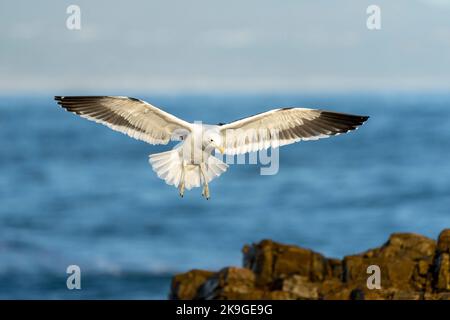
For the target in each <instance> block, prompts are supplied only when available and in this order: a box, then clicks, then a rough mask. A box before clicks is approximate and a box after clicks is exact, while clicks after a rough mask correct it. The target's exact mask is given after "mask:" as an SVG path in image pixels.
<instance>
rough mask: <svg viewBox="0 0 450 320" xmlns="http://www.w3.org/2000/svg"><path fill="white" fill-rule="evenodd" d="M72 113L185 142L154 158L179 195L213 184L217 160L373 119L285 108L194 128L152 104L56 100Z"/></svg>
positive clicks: (148, 136) (145, 136)
mask: <svg viewBox="0 0 450 320" xmlns="http://www.w3.org/2000/svg"><path fill="white" fill-rule="evenodd" d="M55 100H56V101H57V103H58V104H59V105H60V106H61V107H63V108H64V109H66V110H67V111H70V112H72V113H75V114H77V115H79V116H81V117H83V118H86V119H88V120H91V121H95V122H97V123H101V124H103V125H106V126H107V127H109V128H111V129H112V130H115V131H119V132H122V133H125V134H127V135H128V136H130V137H132V138H135V139H138V140H142V141H144V142H147V143H149V144H153V145H155V144H164V145H165V144H167V143H169V141H180V142H179V143H178V144H177V145H176V146H175V147H174V148H173V149H172V150H170V151H166V152H161V153H156V154H151V155H149V162H150V165H151V166H152V168H153V170H154V171H155V172H156V174H157V176H158V177H159V178H161V179H163V180H164V181H165V182H166V183H167V184H169V185H173V186H175V187H176V188H178V190H179V194H180V196H181V197H183V196H184V191H185V189H187V190H190V189H192V188H195V187H200V186H202V187H203V189H202V196H203V197H205V198H206V199H209V198H210V192H209V186H208V183H209V182H211V181H212V180H213V179H215V178H217V177H219V176H220V175H221V174H222V173H224V172H225V171H226V170H227V168H228V165H227V164H225V163H224V162H223V161H221V160H219V159H218V158H217V157H215V156H214V155H213V152H215V150H218V151H220V152H221V153H222V154H228V155H238V154H245V153H247V152H256V151H261V150H265V149H268V148H278V147H281V146H284V145H287V144H291V143H294V142H298V141H306V140H317V139H321V138H327V137H330V136H335V135H339V134H341V133H346V132H348V131H351V130H355V129H357V128H358V127H359V126H360V125H362V124H363V123H364V122H365V121H366V120H367V119H368V118H369V117H368V116H358V115H353V114H346V113H338V112H333V111H326V110H320V109H308V108H296V107H292V108H279V109H273V110H270V111H266V112H263V113H259V114H256V115H253V116H250V117H247V118H243V119H240V120H236V121H233V122H230V123H227V124H224V123H219V124H218V125H211V124H202V123H197V122H195V123H189V122H187V121H184V120H182V119H180V118H178V117H176V116H174V115H172V114H170V113H168V112H165V111H163V110H161V109H159V108H157V107H155V106H153V105H151V104H149V103H148V102H145V101H143V100H140V99H136V98H131V97H123V96H66V97H63V96H56V97H55Z"/></svg>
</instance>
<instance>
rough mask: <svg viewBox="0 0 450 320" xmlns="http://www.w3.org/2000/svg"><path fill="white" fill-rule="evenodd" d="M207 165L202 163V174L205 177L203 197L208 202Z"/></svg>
mask: <svg viewBox="0 0 450 320" xmlns="http://www.w3.org/2000/svg"><path fill="white" fill-rule="evenodd" d="M204 169H205V164H204V163H203V162H202V163H201V164H200V173H201V175H202V176H203V191H202V196H203V197H205V198H206V200H209V197H210V196H209V187H208V181H207V180H206V175H205V171H204Z"/></svg>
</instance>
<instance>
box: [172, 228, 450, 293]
mask: <svg viewBox="0 0 450 320" xmlns="http://www.w3.org/2000/svg"><path fill="white" fill-rule="evenodd" d="M243 256H244V268H237V267H229V268H224V269H222V270H220V271H219V272H216V273H212V272H209V271H201V270H192V271H190V272H187V273H183V274H180V275H177V276H175V277H174V279H173V281H172V291H171V294H170V298H171V299H252V300H255V299H283V300H284V299H327V300H328V299H330V300H331V299H339V300H348V299H355V300H360V299H364V300H377V299H395V300H419V299H425V300H450V229H446V230H444V231H442V232H441V234H440V235H439V240H438V243H437V244H436V242H435V241H434V240H431V239H429V238H426V237H423V236H421V235H417V234H411V233H396V234H393V235H391V236H390V237H389V240H388V241H387V242H386V243H385V244H384V245H383V246H381V247H380V248H375V249H372V250H368V251H366V252H363V253H361V254H356V255H351V256H346V257H344V259H343V260H342V261H341V260H339V259H327V258H325V257H324V256H323V255H321V254H319V253H317V252H314V251H312V250H309V249H305V248H300V247H297V246H290V245H284V244H280V243H276V242H273V241H271V240H263V241H261V242H260V243H257V244H252V245H246V246H245V247H244V248H243ZM370 265H377V266H379V267H380V272H381V289H372V290H371V289H369V288H368V286H367V280H368V277H369V276H371V275H372V273H369V274H368V273H367V268H368V267H369V266H370Z"/></svg>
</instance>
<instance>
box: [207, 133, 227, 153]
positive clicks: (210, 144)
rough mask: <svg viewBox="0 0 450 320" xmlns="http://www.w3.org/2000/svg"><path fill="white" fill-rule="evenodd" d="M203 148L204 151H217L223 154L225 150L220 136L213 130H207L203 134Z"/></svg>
mask: <svg viewBox="0 0 450 320" xmlns="http://www.w3.org/2000/svg"><path fill="white" fill-rule="evenodd" d="M203 147H204V148H205V150H213V149H217V150H219V151H220V153H224V152H225V149H224V148H223V146H222V136H221V135H220V133H218V132H216V131H214V130H207V131H206V132H205V133H204V134H203Z"/></svg>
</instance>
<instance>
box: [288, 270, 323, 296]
mask: <svg viewBox="0 0 450 320" xmlns="http://www.w3.org/2000/svg"><path fill="white" fill-rule="evenodd" d="M319 287H320V284H318V283H313V282H311V281H309V279H308V277H305V276H299V275H293V276H292V277H289V278H287V279H284V280H283V285H282V288H281V289H282V291H284V292H289V293H290V294H292V296H294V297H296V298H297V299H318V298H319Z"/></svg>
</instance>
